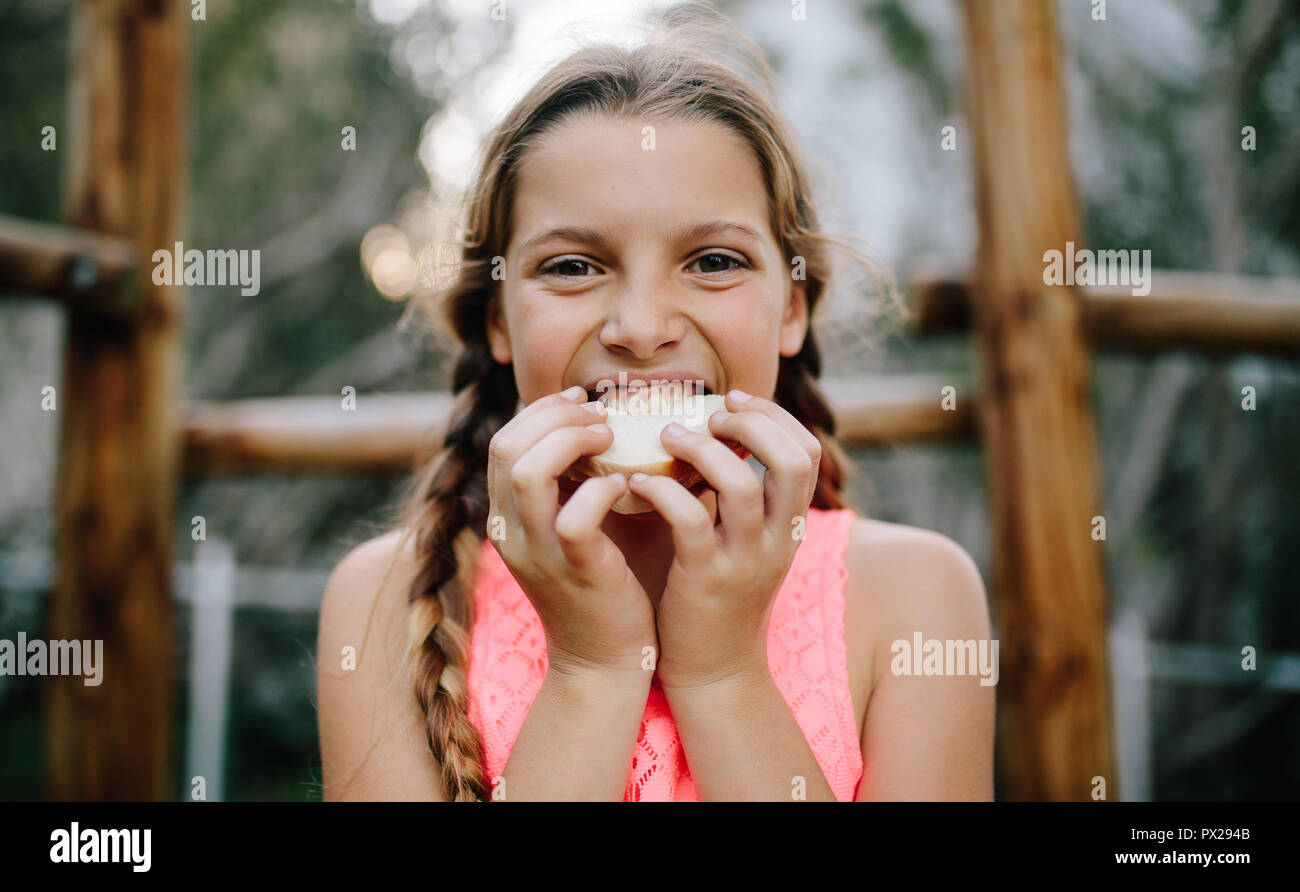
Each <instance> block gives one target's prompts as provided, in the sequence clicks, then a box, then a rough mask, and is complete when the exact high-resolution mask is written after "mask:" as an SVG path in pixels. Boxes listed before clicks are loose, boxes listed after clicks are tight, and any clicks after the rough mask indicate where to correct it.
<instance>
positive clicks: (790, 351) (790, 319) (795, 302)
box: [780, 282, 808, 356]
mask: <svg viewBox="0 0 1300 892" xmlns="http://www.w3.org/2000/svg"><path fill="white" fill-rule="evenodd" d="M806 291H807V283H806V282H795V283H794V284H792V285H791V286H790V300H789V301H787V302H786V305H785V316H784V317H783V318H782V319H781V332H780V342H781V355H782V356H796V355H798V353H799V351H800V350H801V349H803V339H804V335H806V334H807V333H808V300H807V294H806Z"/></svg>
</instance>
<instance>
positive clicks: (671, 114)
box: [403, 5, 871, 801]
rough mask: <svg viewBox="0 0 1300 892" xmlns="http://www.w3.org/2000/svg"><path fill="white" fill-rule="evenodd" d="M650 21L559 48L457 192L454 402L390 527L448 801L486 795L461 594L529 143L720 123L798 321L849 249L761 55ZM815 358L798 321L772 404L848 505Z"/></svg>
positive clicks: (449, 298)
mask: <svg viewBox="0 0 1300 892" xmlns="http://www.w3.org/2000/svg"><path fill="white" fill-rule="evenodd" d="M659 24H660V31H659V33H658V34H656V35H655V36H654V37H652V38H651V39H650V40H648V41H646V42H645V43H643V44H641V45H639V46H636V47H634V48H630V49H629V48H623V47H620V46H615V45H610V44H598V45H590V46H584V47H582V48H581V49H579V50H578V51H576V52H574V53H573V54H571V55H569V56H568V57H567V58H565V59H564V60H563V61H561V62H559V63H558V64H556V65H555V66H554V67H553V68H551V69H550V70H549V71H548V72H547V73H546V74H545V75H543V77H542V78H541V79H540V80H539V81H538V83H537V84H536V85H534V86H533V88H532V89H531V90H529V91H528V93H527V94H526V95H525V96H524V97H523V98H522V99H520V100H519V102H518V103H517V104H516V105H515V106H514V108H513V109H511V110H510V112H509V113H508V114H507V115H506V116H505V118H504V120H502V121H501V122H500V123H499V125H498V126H497V127H496V128H495V129H494V130H493V131H492V133H491V134H490V135H489V137H488V140H487V144H486V148H485V151H484V154H483V157H482V161H481V167H480V169H479V171H478V175H477V177H476V179H475V180H474V182H473V184H472V186H471V188H470V190H469V191H468V193H467V194H466V216H465V223H466V225H465V231H464V236H463V240H462V242H461V243H460V245H459V261H458V264H457V268H456V272H455V275H454V276H453V277H452V278H451V280H450V281H449V283H448V284H447V286H446V287H445V289H444V290H443V293H440V294H437V295H435V296H436V298H437V299H438V302H439V304H440V310H441V315H442V321H443V322H444V323H445V324H446V325H447V326H448V327H449V328H450V330H451V332H452V333H453V334H454V336H455V337H456V339H457V341H459V343H460V345H461V349H460V352H459V354H458V356H457V358H456V360H455V364H454V368H453V371H452V391H453V393H454V394H455V395H456V402H455V405H454V408H453V410H452V413H451V417H450V419H449V423H448V426H447V430H446V434H445V437H444V439H443V444H442V450H441V452H439V453H438V454H437V455H436V456H435V457H434V459H433V460H432V461H431V462H430V463H429V465H428V466H427V467H426V469H425V470H424V471H423V473H421V474H420V475H419V476H418V478H417V479H416V480H415V483H414V486H413V491H412V493H411V496H410V499H409V502H408V505H407V508H406V511H405V514H404V516H403V526H405V527H406V528H407V529H408V530H409V531H410V533H411V534H412V535H413V536H414V540H415V561H416V567H417V570H416V572H415V574H414V578H413V580H412V583H411V589H410V603H411V611H410V614H409V617H410V629H409V631H410V640H409V651H408V659H409V661H410V666H411V667H412V669H413V681H414V688H415V697H416V700H417V702H418V703H419V705H420V709H421V710H422V712H423V714H424V716H425V724H426V732H427V738H428V742H429V749H430V751H431V752H432V753H433V756H434V757H435V758H436V759H437V761H438V763H439V765H440V766H441V772H442V782H443V784H444V787H445V789H446V792H447V796H448V798H449V799H451V800H452V801H475V800H484V799H487V798H488V797H489V796H490V793H491V790H490V787H489V784H488V781H487V779H486V778H485V777H484V766H483V753H482V745H481V741H480V740H479V736H478V733H477V731H476V729H475V728H474V726H473V724H472V723H471V722H470V720H469V718H468V715H467V707H468V701H469V685H468V678H467V668H468V662H469V645H470V633H471V630H472V629H473V623H474V611H473V599H472V594H473V585H474V571H475V560H476V556H477V553H478V549H479V547H480V545H481V543H482V541H483V537H484V536H485V535H486V531H487V530H486V527H487V515H488V494H487V461H488V445H489V443H490V442H491V440H492V437H493V435H495V434H496V432H497V431H498V430H500V429H501V427H502V426H503V425H505V424H506V422H508V421H509V420H510V419H511V418H512V417H513V415H514V412H515V409H516V406H517V404H518V401H519V392H518V389H517V387H516V383H515V377H514V368H513V365H503V364H500V363H498V362H496V361H495V360H494V359H493V357H492V354H491V351H490V349H489V346H488V340H487V326H488V320H489V318H490V316H491V315H492V314H495V313H499V312H500V304H499V300H500V293H499V291H498V289H497V282H496V281H495V280H494V279H493V277H492V263H493V258H494V257H497V256H504V255H505V248H506V245H507V244H508V243H509V240H510V224H511V213H512V207H513V201H514V190H515V186H516V183H517V182H518V175H519V169H520V165H521V163H522V162H523V160H524V158H525V157H526V155H527V153H528V150H529V148H530V147H532V146H533V145H535V144H536V143H537V141H538V140H539V139H540V138H541V137H543V136H544V135H546V134H547V133H549V132H551V131H553V130H554V129H555V128H557V127H559V126H560V125H561V124H562V123H563V122H565V121H566V120H568V119H569V118H570V116H572V115H576V114H588V115H609V116H621V117H633V118H638V119H644V120H679V121H711V122H717V123H720V124H723V125H724V126H726V127H728V128H729V129H730V130H731V131H733V132H734V133H736V134H737V135H739V136H740V137H741V138H742V139H743V140H744V142H745V143H746V144H747V145H748V146H749V147H750V149H751V150H752V151H753V152H754V155H755V157H756V158H757V159H758V161H759V164H760V167H761V170H762V173H763V179H764V181H765V183H766V185H767V190H768V198H769V204H770V209H771V225H772V231H773V233H774V235H775V236H776V239H777V242H778V245H779V246H780V248H781V250H782V252H783V253H784V256H785V258H786V259H787V261H791V260H793V259H794V258H795V257H802V258H803V260H804V271H805V275H806V278H805V280H804V281H805V286H806V299H807V302H808V309H809V314H810V316H811V313H812V310H813V308H814V307H815V306H816V305H817V303H818V301H819V300H820V299H821V297H822V296H823V293H824V291H825V288H826V285H827V282H828V281H829V278H830V266H829V264H830V257H829V252H828V250H827V249H828V247H830V246H832V245H838V246H840V247H847V246H846V245H844V244H843V243H842V242H840V241H839V240H837V239H834V238H832V237H830V236H827V235H825V234H823V233H821V232H819V231H818V225H817V219H816V215H815V213H814V211H813V207H812V204H811V202H810V196H809V188H808V182H807V177H806V174H805V171H804V167H803V165H802V163H801V161H800V159H799V157H798V156H797V155H796V152H795V148H794V141H793V139H792V137H791V134H790V133H789V132H788V129H787V127H786V125H785V124H784V122H783V120H782V117H781V115H780V114H779V112H778V111H777V108H776V105H775V102H774V100H773V99H772V98H771V97H772V94H773V93H774V92H775V91H774V88H773V83H772V77H771V71H770V69H769V67H768V65H767V62H766V60H765V59H764V57H763V54H762V52H761V51H760V50H759V48H758V47H757V46H755V45H754V44H753V43H752V42H750V41H749V40H748V39H746V38H744V37H743V36H742V35H740V34H739V33H738V32H736V31H735V29H734V27H733V26H731V25H730V23H729V22H727V21H726V19H725V18H723V17H722V16H721V14H720V13H716V12H715V11H713V10H712V9H711V8H709V7H705V6H699V5H691V6H687V7H676V8H674V9H673V10H670V11H669V12H668V13H666V14H664V15H662V16H661V18H660V22H659ZM723 60H726V61H723ZM727 62H730V64H727ZM746 68H748V74H746V73H744V69H746ZM848 250H849V251H850V252H853V249H852V248H848ZM854 253H856V252H854ZM864 262H865V263H866V264H867V265H869V266H870V265H871V262H870V261H869V260H866V259H865V258H864ZM821 365H822V360H821V353H820V351H819V349H818V346H817V342H816V339H815V337H814V335H813V331H812V328H811V326H810V327H809V330H808V334H807V336H806V338H805V340H804V343H803V346H802V348H801V350H800V351H799V353H798V354H797V355H795V356H793V357H782V358H781V360H780V368H779V372H778V376H777V385H776V394H775V399H776V401H777V402H778V403H779V404H780V405H781V406H782V407H783V408H785V409H786V411H788V412H790V413H791V414H792V415H793V416H794V417H795V418H797V419H798V420H799V421H800V423H802V424H803V425H804V426H805V427H807V428H808V429H809V430H810V431H811V432H813V433H814V434H815V435H816V436H817V437H818V439H819V440H820V441H821V443H822V447H823V449H822V462H821V468H820V473H819V480H818V483H817V491H816V494H815V496H814V498H813V503H812V504H813V505H814V506H816V507H818V508H822V509H834V508H843V507H849V503H848V501H847V499H846V498H845V496H844V494H843V492H842V490H843V485H844V480H845V474H846V473H847V471H848V469H849V467H850V465H849V462H848V460H847V458H846V456H845V455H844V453H843V451H842V449H841V448H840V447H839V445H838V443H837V442H836V441H835V438H834V434H835V419H834V417H833V415H832V413H831V410H830V406H829V405H828V403H827V401H826V399H825V397H824V396H823V394H822V392H821V390H820V388H819V387H818V384H817V381H816V379H817V377H818V376H819V375H820V374H821Z"/></svg>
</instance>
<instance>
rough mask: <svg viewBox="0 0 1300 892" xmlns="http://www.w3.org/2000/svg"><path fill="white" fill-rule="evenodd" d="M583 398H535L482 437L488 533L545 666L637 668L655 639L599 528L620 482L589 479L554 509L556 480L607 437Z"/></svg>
mask: <svg viewBox="0 0 1300 892" xmlns="http://www.w3.org/2000/svg"><path fill="white" fill-rule="evenodd" d="M574 394H576V395H574ZM585 398H586V394H585V393H583V392H581V388H577V387H574V388H570V390H569V391H565V392H564V393H556V394H551V395H550V396H546V397H543V398H542V399H539V400H537V401H535V402H533V403H532V404H530V405H529V406H527V407H525V408H524V409H523V410H521V411H520V412H519V414H518V415H516V416H515V417H514V418H512V419H510V421H509V422H507V423H506V425H505V426H504V427H502V428H501V430H499V431H497V433H496V435H495V436H494V437H493V438H492V443H491V445H490V447H489V448H488V499H489V509H488V528H487V533H488V540H489V541H491V542H492V545H493V547H495V548H496V550H497V551H498V552H499V553H500V555H501V558H502V560H503V561H504V562H505V564H506V566H507V567H508V568H509V569H510V572H511V574H512V575H513V576H514V577H515V579H516V580H517V581H518V582H519V586H520V588H522V589H523V591H524V594H525V595H527V596H528V600H529V601H531V602H532V604H533V608H534V609H535V610H536V611H537V615H538V617H539V618H540V619H541V621H542V626H543V627H544V628H545V630H546V647H547V660H548V663H549V665H550V666H552V667H556V668H558V669H561V670H596V671H605V670H611V669H618V670H635V671H637V672H644V671H645V669H644V668H643V666H642V662H643V660H644V658H645V657H644V654H643V650H642V649H643V648H645V647H654V646H655V644H656V640H655V621H654V607H653V606H652V605H651V603H650V598H649V597H648V596H647V595H646V592H645V589H643V588H642V587H641V584H640V582H638V581H637V578H636V576H635V575H633V573H632V571H631V570H629V569H628V566H627V561H626V560H625V559H624V558H623V553H622V552H621V551H620V550H619V549H618V546H616V545H615V544H614V543H613V542H612V541H610V539H609V537H608V536H606V535H605V534H604V533H603V532H602V531H601V528H600V527H601V522H602V521H603V519H604V517H605V515H606V514H607V513H608V512H609V510H610V508H611V507H612V506H613V504H614V502H616V501H617V500H618V498H619V497H620V496H621V495H623V493H624V492H626V490H627V482H626V481H625V480H624V479H623V478H622V476H621V475H613V476H609V477H592V478H589V479H587V480H584V481H583V482H582V484H581V485H580V486H578V487H577V489H576V491H574V492H573V493H572V494H571V495H570V496H569V499H568V501H567V502H565V504H564V507H563V508H559V507H558V504H559V484H558V483H557V478H558V477H560V476H561V475H562V474H563V473H564V472H565V470H566V469H567V468H568V467H569V466H570V465H572V464H573V463H574V462H575V461H577V460H578V458H579V457H580V456H582V455H591V454H596V453H599V452H603V451H604V450H605V449H608V448H609V446H610V443H611V442H613V437H614V435H613V432H612V431H611V430H610V429H609V426H608V425H606V424H604V417H605V411H604V407H603V406H598V404H597V407H596V408H592V405H591V404H586V405H584V404H582V403H580V402H578V400H583V399H585ZM593 424H595V425H600V428H603V429H592V428H591V427H589V426H588V425H593Z"/></svg>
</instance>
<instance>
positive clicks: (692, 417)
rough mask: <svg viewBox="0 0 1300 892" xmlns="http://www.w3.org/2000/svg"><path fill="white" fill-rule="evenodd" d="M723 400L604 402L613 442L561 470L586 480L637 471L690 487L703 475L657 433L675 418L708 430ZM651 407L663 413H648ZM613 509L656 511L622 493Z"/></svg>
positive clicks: (739, 451) (740, 451) (712, 396)
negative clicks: (677, 454) (675, 456)
mask: <svg viewBox="0 0 1300 892" xmlns="http://www.w3.org/2000/svg"><path fill="white" fill-rule="evenodd" d="M725 401H726V399H725V397H724V396H723V395H722V394H707V395H702V394H701V395H692V396H687V397H682V396H681V394H680V393H678V394H677V397H676V398H675V399H671V400H669V399H665V400H664V405H662V406H661V405H658V403H657V401H654V400H649V401H647V400H645V399H638V398H637V397H635V396H634V397H631V398H629V399H628V400H627V401H626V405H624V406H619V405H610V404H607V409H608V413H609V414H608V416H607V417H606V419H605V423H606V424H608V425H609V426H610V429H611V430H612V431H613V432H614V443H613V445H611V446H610V447H609V448H608V449H606V450H605V451H604V452H602V453H600V454H598V455H584V456H583V457H582V458H580V459H579V460H578V461H576V462H574V463H573V465H572V466H571V467H570V468H569V469H568V470H567V471H566V472H565V474H566V476H567V477H569V479H571V480H585V479H587V478H588V477H604V476H608V475H609V474H615V473H618V474H622V475H623V476H625V477H631V476H632V475H633V474H635V473H636V472H637V471H640V472H641V473H643V474H659V475H663V476H665V477H672V478H673V479H674V480H676V481H677V482H678V483H680V484H681V485H682V486H685V487H687V488H689V487H692V486H694V485H695V484H696V483H699V482H700V480H702V479H703V477H702V475H701V474H700V472H699V471H697V470H696V469H695V468H694V466H692V465H690V464H688V463H686V462H684V461H680V460H678V459H676V458H674V457H673V456H672V455H670V454H669V453H668V451H667V450H666V449H664V447H663V444H662V443H660V441H659V438H660V435H661V433H662V432H663V429H664V428H665V427H667V426H668V424H669V423H671V422H674V421H675V422H677V423H678V424H680V425H681V426H682V427H684V428H686V429H687V430H690V431H697V432H699V433H704V434H707V433H709V416H710V415H712V414H713V413H714V412H717V411H718V410H719V409H724V408H726V407H725V405H724V403H725ZM655 408H659V409H666V410H667V411H658V412H653V411H650V410H651V409H655ZM723 442H724V443H726V444H727V445H728V446H730V447H731V449H732V451H734V452H736V453H737V454H738V455H741V457H747V456H748V455H749V451H748V450H746V449H744V448H743V447H741V446H740V445H739V444H733V443H731V442H729V441H725V440H724V441H723ZM613 510H614V511H615V512H617V513H619V514H645V513H647V512H649V511H653V510H655V509H654V505H651V504H650V503H649V502H647V501H646V500H644V499H642V498H641V497H640V496H637V495H634V494H633V493H632V492H626V493H624V494H623V495H622V496H621V497H620V498H619V500H618V501H617V502H615V503H614V506H613Z"/></svg>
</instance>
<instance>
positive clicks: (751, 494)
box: [629, 391, 821, 690]
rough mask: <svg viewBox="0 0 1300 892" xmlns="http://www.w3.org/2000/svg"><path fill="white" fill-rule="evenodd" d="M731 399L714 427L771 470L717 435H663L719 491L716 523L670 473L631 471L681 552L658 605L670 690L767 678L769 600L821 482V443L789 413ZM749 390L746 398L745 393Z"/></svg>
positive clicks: (753, 400)
mask: <svg viewBox="0 0 1300 892" xmlns="http://www.w3.org/2000/svg"><path fill="white" fill-rule="evenodd" d="M738 393H739V391H732V392H731V393H730V394H728V395H727V401H726V405H727V406H728V408H730V409H733V410H735V411H734V414H733V413H729V412H726V411H719V412H714V413H713V415H712V416H710V418H709V430H710V431H713V432H714V433H715V434H716V435H717V436H719V437H723V438H725V439H728V440H732V441H734V442H738V443H740V444H741V445H742V446H745V447H746V448H747V449H749V451H750V452H752V453H753V454H754V455H755V456H756V457H757V458H758V460H759V461H760V462H762V463H763V466H764V467H766V468H767V472H766V474H765V476H764V477H763V481H762V482H761V483H760V482H759V480H758V478H757V477H756V476H755V474H754V472H753V470H751V469H750V468H749V466H748V465H746V464H745V462H744V461H743V460H742V459H741V458H739V457H738V456H737V455H735V454H734V453H733V452H732V451H731V450H730V449H729V448H727V447H726V446H725V445H723V444H722V443H720V442H719V441H718V440H716V439H714V438H713V437H709V436H705V435H704V434H701V433H694V432H691V431H686V432H685V433H682V434H681V435H680V436H676V437H674V436H672V435H671V433H670V429H671V428H672V427H673V425H670V426H669V428H665V430H664V432H663V434H662V435H661V437H660V441H661V442H662V443H663V445H664V448H665V449H667V450H668V452H669V453H670V454H671V455H673V456H675V457H676V458H680V459H682V460H684V461H688V462H690V463H691V464H692V465H694V466H695V467H696V468H697V469H698V470H699V472H700V473H701V474H703V475H704V478H705V480H706V481H708V484H709V485H710V486H712V487H713V489H715V490H717V493H718V515H717V526H714V524H713V523H711V522H710V520H709V512H708V509H707V508H705V507H704V506H703V505H702V504H700V501H699V499H697V498H696V497H695V496H693V495H691V493H690V492H689V491H687V490H686V489H685V488H684V487H683V486H682V485H681V484H680V483H678V482H677V481H676V480H673V479H672V478H671V477H664V476H650V477H644V479H643V478H642V475H639V474H634V475H633V476H632V479H631V481H629V483H630V486H631V489H632V492H633V493H635V494H636V495H638V496H640V497H641V498H643V499H645V500H646V501H648V502H650V503H651V504H653V505H654V506H655V508H656V509H657V510H658V511H659V514H660V515H661V516H662V517H663V518H664V520H666V521H667V522H668V523H669V525H670V526H671V527H672V531H673V544H674V546H675V549H676V556H675V557H674V558H673V563H672V566H671V567H670V568H669V570H668V580H667V583H666V585H665V588H664V594H663V598H662V599H661V600H660V602H659V608H658V616H657V622H658V629H659V646H660V649H661V650H660V655H659V661H658V666H657V669H658V673H659V679H660V683H661V684H662V685H663V686H664V688H665V690H668V689H671V688H678V689H685V688H696V687H700V686H703V685H709V684H713V683H714V682H719V681H729V680H733V679H741V680H759V679H764V678H766V677H767V675H768V664H767V624H768V618H769V616H770V611H771V607H772V603H773V602H774V601H775V599H776V594H777V592H778V591H779V590H780V587H781V583H782V581H783V580H784V579H785V575H786V573H787V572H789V570H790V565H791V563H793V561H794V554H795V551H796V550H797V549H798V547H799V543H800V542H801V541H802V539H803V529H804V525H805V524H806V523H807V516H808V506H809V504H810V503H811V502H812V497H813V493H814V492H815V490H816V486H817V469H818V465H819V464H820V462H821V444H820V443H819V442H818V441H817V438H816V437H815V436H813V435H812V434H811V433H810V432H809V431H808V430H807V429H805V428H804V426H803V425H801V424H800V423H799V422H798V421H796V420H795V419H794V417H793V416H791V415H790V414H789V413H788V412H786V411H785V410H784V409H782V408H781V407H780V406H778V405H777V404H776V403H773V402H771V401H770V400H765V399H762V398H760V397H749V398H748V399H744V400H743V401H742V400H741V399H737V398H736V395H737V394H738ZM744 396H745V395H744V394H741V397H742V399H743V397H744Z"/></svg>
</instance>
